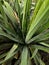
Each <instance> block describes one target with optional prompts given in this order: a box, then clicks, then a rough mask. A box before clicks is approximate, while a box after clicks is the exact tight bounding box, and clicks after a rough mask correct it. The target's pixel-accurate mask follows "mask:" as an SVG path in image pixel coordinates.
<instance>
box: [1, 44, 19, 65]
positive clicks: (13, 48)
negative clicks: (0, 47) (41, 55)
mask: <svg viewBox="0 0 49 65" xmlns="http://www.w3.org/2000/svg"><path fill="white" fill-rule="evenodd" d="M17 48H18V45H16V44H14V45H13V47H12V48H11V50H10V51H9V52H8V54H7V56H6V57H5V59H4V60H3V61H0V64H1V63H4V62H6V61H7V60H9V59H10V58H12V57H13V56H14V55H15V54H16V52H15V50H16V49H17Z"/></svg>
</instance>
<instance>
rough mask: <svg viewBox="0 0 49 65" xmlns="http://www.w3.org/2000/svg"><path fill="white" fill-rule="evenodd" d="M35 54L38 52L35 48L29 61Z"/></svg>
mask: <svg viewBox="0 0 49 65" xmlns="http://www.w3.org/2000/svg"><path fill="white" fill-rule="evenodd" d="M37 52H38V49H37V48H36V49H35V50H34V52H33V53H32V56H31V59H32V58H34V57H35V55H36V54H37Z"/></svg>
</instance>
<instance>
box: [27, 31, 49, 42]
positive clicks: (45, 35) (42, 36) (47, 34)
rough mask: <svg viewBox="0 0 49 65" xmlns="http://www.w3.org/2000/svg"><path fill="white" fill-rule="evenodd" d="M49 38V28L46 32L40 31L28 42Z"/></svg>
mask: <svg viewBox="0 0 49 65" xmlns="http://www.w3.org/2000/svg"><path fill="white" fill-rule="evenodd" d="M48 39H49V30H45V31H44V32H42V33H40V34H39V35H37V36H35V37H33V38H32V39H31V40H30V41H28V43H31V42H32V41H35V42H39V41H44V40H48Z"/></svg>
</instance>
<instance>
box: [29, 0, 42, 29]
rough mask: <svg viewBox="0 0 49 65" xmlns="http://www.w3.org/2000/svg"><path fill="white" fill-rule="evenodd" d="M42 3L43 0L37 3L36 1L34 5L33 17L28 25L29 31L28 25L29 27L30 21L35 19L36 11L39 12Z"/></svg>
mask: <svg viewBox="0 0 49 65" xmlns="http://www.w3.org/2000/svg"><path fill="white" fill-rule="evenodd" d="M42 3H43V0H38V1H37V4H36V6H35V10H34V12H33V16H32V18H31V20H30V23H29V25H28V29H29V27H30V25H31V23H32V20H34V19H35V18H36V15H37V14H38V11H39V9H40V7H41V5H42Z"/></svg>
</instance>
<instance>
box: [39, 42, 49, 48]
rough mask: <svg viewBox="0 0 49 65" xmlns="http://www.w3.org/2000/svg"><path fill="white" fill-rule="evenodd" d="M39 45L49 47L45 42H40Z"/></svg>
mask: <svg viewBox="0 0 49 65" xmlns="http://www.w3.org/2000/svg"><path fill="white" fill-rule="evenodd" d="M39 44H41V45H44V46H46V47H49V44H48V43H45V42H39Z"/></svg>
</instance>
